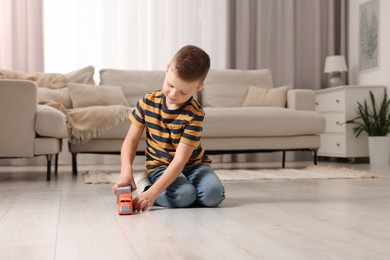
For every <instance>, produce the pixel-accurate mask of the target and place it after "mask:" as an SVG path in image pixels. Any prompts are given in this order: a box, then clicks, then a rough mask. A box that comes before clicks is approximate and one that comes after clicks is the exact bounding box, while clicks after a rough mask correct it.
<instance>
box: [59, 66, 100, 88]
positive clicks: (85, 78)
mask: <svg viewBox="0 0 390 260" xmlns="http://www.w3.org/2000/svg"><path fill="white" fill-rule="evenodd" d="M94 73H95V68H94V67H93V66H87V67H84V68H81V69H78V70H75V71H71V72H69V73H67V74H65V78H66V80H67V81H68V83H83V84H95V81H94V79H93V74H94Z"/></svg>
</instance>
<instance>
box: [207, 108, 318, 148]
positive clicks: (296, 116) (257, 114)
mask: <svg viewBox="0 0 390 260" xmlns="http://www.w3.org/2000/svg"><path fill="white" fill-rule="evenodd" d="M204 111H205V113H206V115H205V119H204V125H203V134H202V137H256V136H261V137H267V136H268V137H273V136H297V135H306V134H307V135H312V134H320V133H322V132H323V130H324V129H325V119H324V117H323V116H322V115H321V114H319V113H317V112H315V111H298V110H292V109H287V108H277V107H235V108H211V107H206V108H204ZM227 141H229V140H227Z"/></svg>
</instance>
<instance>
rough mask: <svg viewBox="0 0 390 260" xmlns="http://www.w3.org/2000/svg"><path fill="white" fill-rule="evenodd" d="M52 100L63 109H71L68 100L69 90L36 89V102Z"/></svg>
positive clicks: (70, 103)
mask: <svg viewBox="0 0 390 260" xmlns="http://www.w3.org/2000/svg"><path fill="white" fill-rule="evenodd" d="M47 100H52V101H54V102H56V103H60V104H62V105H63V106H64V107H65V108H68V109H69V108H72V100H70V96H69V89H68V88H60V89H50V88H38V89H37V101H38V103H41V102H42V101H47Z"/></svg>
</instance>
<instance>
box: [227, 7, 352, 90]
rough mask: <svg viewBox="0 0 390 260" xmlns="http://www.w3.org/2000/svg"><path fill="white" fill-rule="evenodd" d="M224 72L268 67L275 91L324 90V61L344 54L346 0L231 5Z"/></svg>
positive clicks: (345, 51) (345, 53)
mask: <svg viewBox="0 0 390 260" xmlns="http://www.w3.org/2000/svg"><path fill="white" fill-rule="evenodd" d="M228 9H229V15H228V17H229V28H230V30H229V36H228V37H229V42H230V46H228V55H229V58H228V64H229V65H228V67H230V68H237V69H261V68H269V69H271V71H272V74H273V78H274V83H275V86H283V85H292V86H294V87H295V88H304V89H320V88H322V87H325V86H326V76H327V75H325V74H324V63H325V58H326V56H329V55H347V48H346V46H347V42H346V35H347V32H346V28H347V27H346V26H347V24H346V21H347V0H327V1H322V0H289V1H286V0H247V1H237V0H230V1H229V7H228Z"/></svg>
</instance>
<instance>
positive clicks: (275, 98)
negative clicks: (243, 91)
mask: <svg viewBox="0 0 390 260" xmlns="http://www.w3.org/2000/svg"><path fill="white" fill-rule="evenodd" d="M289 89H291V87H290V86H284V87H279V88H262V87H256V86H249V89H248V94H247V95H246V98H245V100H244V102H243V103H242V106H243V107H286V102H287V91H288V90H289Z"/></svg>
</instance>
